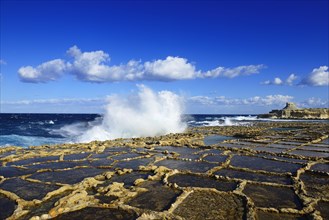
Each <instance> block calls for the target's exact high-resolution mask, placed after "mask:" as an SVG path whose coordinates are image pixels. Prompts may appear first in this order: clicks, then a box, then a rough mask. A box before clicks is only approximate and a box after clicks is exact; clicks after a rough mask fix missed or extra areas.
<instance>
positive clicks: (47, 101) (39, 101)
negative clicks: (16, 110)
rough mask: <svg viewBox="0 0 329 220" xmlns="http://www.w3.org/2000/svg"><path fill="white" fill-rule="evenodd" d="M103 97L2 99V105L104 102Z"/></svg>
mask: <svg viewBox="0 0 329 220" xmlns="http://www.w3.org/2000/svg"><path fill="white" fill-rule="evenodd" d="M105 101H106V99H105V98H75V99H73V98H63V99H32V100H18V101H4V102H1V104H3V105H35V104H54V105H64V104H86V103H93V102H101V103H103V102H104V103H105Z"/></svg>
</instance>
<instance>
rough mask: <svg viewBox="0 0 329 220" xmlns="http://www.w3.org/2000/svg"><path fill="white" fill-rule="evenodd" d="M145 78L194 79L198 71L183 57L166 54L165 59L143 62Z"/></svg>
mask: <svg viewBox="0 0 329 220" xmlns="http://www.w3.org/2000/svg"><path fill="white" fill-rule="evenodd" d="M144 68H145V75H146V78H150V79H157V80H181V79H194V78H196V77H197V75H198V74H199V72H197V71H196V70H195V66H194V65H192V64H191V63H189V62H188V61H187V59H185V58H180V57H172V56H168V57H167V58H166V59H165V60H155V61H153V62H145V63H144Z"/></svg>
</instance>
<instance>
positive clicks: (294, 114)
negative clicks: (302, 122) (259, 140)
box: [259, 102, 329, 119]
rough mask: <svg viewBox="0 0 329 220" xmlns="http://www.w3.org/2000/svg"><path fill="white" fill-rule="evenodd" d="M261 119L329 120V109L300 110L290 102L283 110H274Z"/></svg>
mask: <svg viewBox="0 0 329 220" xmlns="http://www.w3.org/2000/svg"><path fill="white" fill-rule="evenodd" d="M259 117H260V118H280V119H329V109H328V108H304V109H298V108H297V107H296V105H295V104H294V103H291V102H288V103H287V104H286V106H285V107H284V108H283V109H281V110H272V111H271V112H269V113H268V114H262V115H259Z"/></svg>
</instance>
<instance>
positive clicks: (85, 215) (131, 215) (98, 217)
mask: <svg viewBox="0 0 329 220" xmlns="http://www.w3.org/2000/svg"><path fill="white" fill-rule="evenodd" d="M137 217H138V216H137V214H136V213H135V212H134V211H130V210H122V209H114V208H92V207H88V208H84V209H81V210H77V211H74V212H68V213H65V214H62V215H60V216H57V217H56V219H58V220H72V219H80V220H89V219H94V220H105V219H108V220H130V219H131V220H135V219H136V218H137Z"/></svg>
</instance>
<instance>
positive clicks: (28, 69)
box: [18, 59, 67, 83]
mask: <svg viewBox="0 0 329 220" xmlns="http://www.w3.org/2000/svg"><path fill="white" fill-rule="evenodd" d="M66 68H67V64H66V63H65V61H64V60H61V59H56V60H51V61H48V62H45V63H42V64H41V65H39V66H37V67H35V68H34V67H32V66H24V67H21V68H19V70H18V74H19V76H20V78H21V80H22V81H23V82H34V83H39V82H48V81H54V80H57V79H58V78H59V77H61V76H62V75H63V74H64V71H65V70H66Z"/></svg>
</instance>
